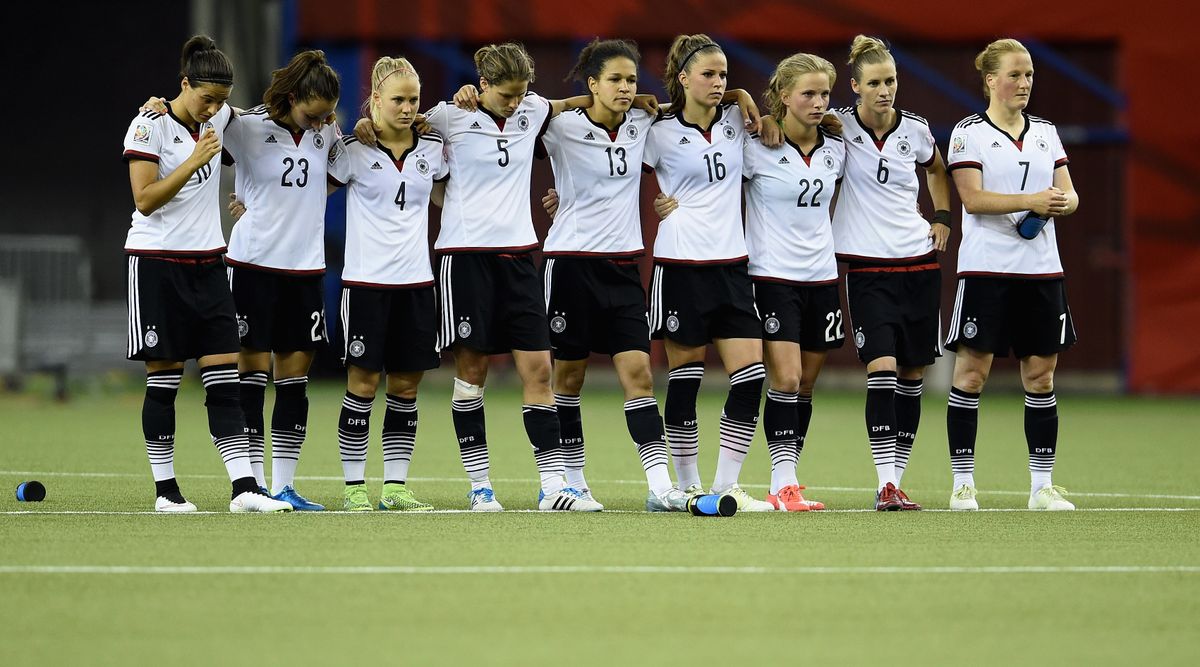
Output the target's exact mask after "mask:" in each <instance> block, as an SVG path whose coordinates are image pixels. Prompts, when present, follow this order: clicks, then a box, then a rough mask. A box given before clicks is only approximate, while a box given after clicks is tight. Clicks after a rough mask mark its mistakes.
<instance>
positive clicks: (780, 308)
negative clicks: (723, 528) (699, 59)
mask: <svg viewBox="0 0 1200 667" xmlns="http://www.w3.org/2000/svg"><path fill="white" fill-rule="evenodd" d="M836 80H837V72H836V71H835V70H834V68H833V65H832V64H831V63H830V62H829V61H828V60H825V59H824V58H821V57H818V56H814V55H810V54H807V53H798V54H796V55H793V56H789V57H788V58H786V59H784V60H783V61H782V62H780V63H779V65H778V67H776V68H775V73H774V74H773V75H772V76H771V80H770V83H769V84H768V86H767V91H766V95H765V98H766V104H767V108H768V111H769V112H770V113H771V116H772V117H773V118H775V119H777V120H778V121H779V123H780V125H781V126H782V130H783V139H784V142H785V145H784V146H782V147H780V148H775V149H772V148H767V147H766V146H764V145H763V144H762V143H761V142H758V141H748V142H746V146H745V157H744V160H745V164H744V165H743V167H742V170H743V171H742V173H743V175H744V176H745V177H746V178H747V179H748V184H747V187H746V245H747V247H748V249H749V253H750V266H749V272H750V276H751V278H752V279H753V281H754V298H755V301H756V302H757V306H758V312H759V314H760V315H761V316H762V318H763V332H764V334H763V337H764V339H765V342H764V344H763V347H764V353H765V356H766V362H767V371H768V378H769V383H770V384H769V388H768V390H767V404H766V407H765V408H764V409H763V430H764V431H765V432H766V436H767V448H768V449H769V450H770V452H771V489H770V494H769V495H768V496H767V502H769V503H771V505H773V506H774V507H775V508H776V509H779V510H785V511H791V512H796V511H804V510H810V509H824V507H825V505H824V504H822V503H818V502H813V501H808V500H805V499H804V496H803V495H802V494H801V489H803V487H801V486H800V483H799V481H797V479H796V463H797V459H798V458H799V455H800V452H801V451H802V450H803V447H804V439H805V437H806V435H807V433H808V426H809V422H810V420H811V419H812V395H813V385H814V384H815V383H816V380H817V376H818V375H819V374H820V372H821V366H822V365H823V364H824V363H825V355H826V353H827V351H828V350H831V349H835V348H839V347H841V346H842V342H843V340H844V339H845V333H844V331H843V329H842V309H841V304H840V303H839V300H838V293H837V260H836V259H835V258H834V251H833V231H832V229H831V228H830V209H831V208H832V207H831V204H832V201H833V197H834V192H835V191H836V189H837V184H838V183H839V182H840V181H841V178H842V173H843V169H844V164H845V160H846V149H845V147H844V145H843V143H842V140H841V138H839V137H837V136H834V135H832V134H828V133H826V132H825V131H824V130H822V129H821V128H820V124H821V121H822V119H823V117H824V115H825V112H826V111H827V110H828V108H829V95H830V89H831V88H832V86H833V83H834V82H835V81H836Z"/></svg>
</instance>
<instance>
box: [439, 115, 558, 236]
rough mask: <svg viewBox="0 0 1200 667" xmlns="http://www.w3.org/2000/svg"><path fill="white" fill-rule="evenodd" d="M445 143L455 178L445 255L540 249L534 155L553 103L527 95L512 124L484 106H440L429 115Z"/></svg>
mask: <svg viewBox="0 0 1200 667" xmlns="http://www.w3.org/2000/svg"><path fill="white" fill-rule="evenodd" d="M425 118H426V119H427V120H428V122H429V124H430V125H432V126H433V127H434V129H436V130H437V131H438V133H439V134H441V135H442V137H444V138H445V141H446V157H447V160H448V161H449V164H450V173H452V174H453V175H454V177H453V178H451V179H450V181H449V182H448V183H447V184H446V202H445V206H444V207H443V208H442V230H441V232H440V233H439V234H438V237H437V242H436V243H435V244H434V247H435V248H436V249H438V250H440V251H442V252H469V251H484V252H498V251H522V250H532V249H534V248H536V247H537V243H538V240H537V234H536V233H535V232H534V229H533V214H532V212H531V211H530V207H529V179H530V176H531V174H532V173H533V149H534V147H535V145H536V143H537V138H538V136H539V135H540V134H541V133H542V132H543V131H544V130H545V129H546V121H547V120H548V119H549V118H550V102H549V100H547V99H546V98H544V97H541V96H539V95H536V94H534V93H527V94H526V95H525V99H524V100H522V101H521V104H520V106H518V107H517V112H516V113H515V114H513V116H512V117H511V118H501V117H499V116H496V115H493V114H492V113H490V112H488V111H486V110H485V109H484V108H483V107H482V106H480V107H479V109H478V110H476V111H463V110H462V109H459V108H457V107H455V106H454V104H453V103H449V102H441V103H439V104H438V105H437V106H435V107H433V108H432V109H430V110H429V111H427V112H425Z"/></svg>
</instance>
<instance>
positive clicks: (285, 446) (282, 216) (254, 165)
mask: <svg viewBox="0 0 1200 667" xmlns="http://www.w3.org/2000/svg"><path fill="white" fill-rule="evenodd" d="M339 88H340V85H339V81H338V75H337V73H336V72H334V71H333V68H331V67H330V66H329V64H328V63H327V62H326V60H325V54H324V53H323V52H321V51H302V52H300V53H298V54H296V55H295V56H294V57H293V58H292V60H291V61H290V62H289V63H288V64H287V66H286V67H284V68H282V69H278V70H275V71H274V72H272V74H271V85H270V86H269V87H268V88H267V90H266V92H265V93H263V102H264V104H263V105H261V106H258V107H255V108H253V109H250V110H248V111H244V112H241V113H240V114H239V115H238V121H237V122H236V123H234V124H233V126H232V127H231V132H230V133H229V136H228V138H227V140H226V146H225V148H226V150H227V151H228V152H229V154H230V155H231V156H232V157H233V159H234V161H235V164H236V165H237V180H236V192H237V193H238V195H239V196H240V197H241V199H242V201H243V202H245V205H246V209H247V210H246V213H245V215H243V216H242V217H241V218H240V219H239V220H238V222H237V224H236V225H234V228H233V233H232V234H231V236H230V239H229V253H228V256H227V257H226V258H225V262H226V264H228V265H229V272H228V278H229V285H230V288H231V289H232V291H233V297H234V301H235V302H236V303H237V309H238V310H237V317H238V335H239V336H240V338H241V345H242V351H241V357H240V360H239V363H238V366H239V370H240V371H241V386H242V409H243V411H244V412H245V414H246V425H247V427H248V428H249V433H250V452H251V462H252V463H253V465H254V468H255V470H254V472H255V477H256V479H257V481H258V483H259V485H260V486H264V487H265V486H266V480H265V475H264V471H263V452H264V448H265V444H264V433H263V431H264V424H263V421H264V420H263V394H264V392H265V390H266V385H267V376H268V373H270V371H271V367H272V363H271V362H272V358H271V357H272V352H274V378H275V380H274V383H275V409H274V412H273V413H272V416H271V493H272V495H273V497H275V498H278V499H279V500H284V501H286V502H288V503H290V504H291V505H292V506H293V507H294V508H296V509H297V510H322V509H324V507H322V506H321V505H319V504H317V503H314V502H311V501H309V500H307V499H306V498H304V497H303V496H301V495H300V494H299V493H297V492H296V490H295V488H293V483H294V480H295V475H296V466H297V464H298V463H299V460H300V448H301V446H302V445H303V444H304V435H305V432H306V431H307V429H308V396H307V387H308V368H309V366H310V365H311V364H312V360H313V355H314V353H315V351H316V347H317V345H319V344H321V343H322V341H324V340H325V322H324V317H325V308H324V305H323V299H322V296H321V280H322V277H323V275H324V273H325V199H326V195H327V186H326V175H327V170H328V168H329V164H330V162H331V158H336V157H337V155H336V154H334V153H332V152H331V150H332V149H333V148H334V146H335V145H336V144H337V138H338V135H337V128H336V126H334V125H333V123H332V121H333V111H334V109H335V108H336V107H337V100H338V95H339Z"/></svg>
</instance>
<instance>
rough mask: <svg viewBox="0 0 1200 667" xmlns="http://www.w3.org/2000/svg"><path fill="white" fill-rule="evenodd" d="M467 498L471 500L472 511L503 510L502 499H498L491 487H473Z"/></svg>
mask: <svg viewBox="0 0 1200 667" xmlns="http://www.w3.org/2000/svg"><path fill="white" fill-rule="evenodd" d="M467 500H469V501H471V511H472V512H503V511H504V506H503V505H501V504H500V501H498V500H496V494H495V493H493V492H492V490H491V489H489V488H486V487H484V488H482V489H473V490H472V491H471V492H470V493H468V494H467Z"/></svg>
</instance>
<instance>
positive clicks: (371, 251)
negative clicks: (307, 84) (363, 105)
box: [330, 57, 449, 511]
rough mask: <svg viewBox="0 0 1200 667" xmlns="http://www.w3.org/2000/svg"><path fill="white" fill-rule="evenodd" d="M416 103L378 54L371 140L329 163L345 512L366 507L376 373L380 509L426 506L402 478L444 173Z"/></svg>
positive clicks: (401, 64)
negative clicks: (383, 390)
mask: <svg viewBox="0 0 1200 667" xmlns="http://www.w3.org/2000/svg"><path fill="white" fill-rule="evenodd" d="M420 101H421V80H420V78H419V77H418V75H417V72H416V70H415V69H413V66H412V64H411V63H409V62H408V60H406V59H404V58H388V57H383V58H380V59H379V60H377V61H376V62H375V65H374V67H373V68H372V71H371V97H370V100H369V101H368V108H369V111H370V117H371V120H372V122H373V123H374V124H375V127H377V128H378V129H379V131H378V134H377V137H376V139H377V143H376V145H375V146H373V147H372V146H366V145H364V144H362V143H361V142H359V141H358V140H357V139H355V138H354V137H345V138H343V139H342V141H343V142H344V145H345V152H346V155H344V156H342V158H341V159H339V160H337V161H336V162H335V166H334V167H331V174H330V177H331V178H332V179H336V181H337V182H338V183H339V184H342V183H346V184H349V193H348V198H347V202H346V264H345V268H344V269H343V270H342V305H341V312H340V320H341V327H342V332H343V340H344V341H345V347H344V348H343V353H342V358H343V361H344V362H345V363H346V372H347V378H346V380H347V382H346V397H345V399H344V400H343V402H342V413H341V416H340V418H339V420H338V442H339V445H340V449H341V455H342V467H343V470H344V472H345V475H346V499H345V507H346V509H348V510H370V509H371V503H370V501H369V499H368V496H367V490H366V485H365V483H364V478H365V474H366V473H365V471H366V465H367V463H366V461H367V438H368V433H369V432H370V426H369V424H370V417H371V403H372V402H373V401H374V399H375V392H376V389H377V388H378V386H379V376H380V374H381V372H383V371H386V373H387V411H386V412H385V413H384V419H383V477H384V482H383V491H382V493H381V495H380V499H379V509H382V510H399V511H420V510H430V509H433V506H432V505H429V504H427V503H423V502H421V501H419V500H417V499H416V498H415V497H414V496H413V493H412V491H410V490H409V489H408V487H407V485H406V484H405V482H406V479H407V477H408V467H409V463H410V462H411V461H412V453H413V447H414V445H415V442H416V436H417V387H418V385H419V384H420V382H421V376H422V375H423V374H424V372H425V371H427V370H429V369H431V368H437V366H438V364H439V363H440V359H439V356H438V353H437V324H438V323H437V306H436V297H435V296H434V287H433V272H432V271H431V270H430V264H429V247H428V239H429V202H430V195H431V193H432V191H433V188H434V184H435V182H439V181H444V180H445V179H446V178H447V177H448V176H449V172H448V170H447V166H446V160H445V158H444V155H443V143H442V138H441V137H439V136H438V135H436V134H420V133H419V132H417V131H416V130H415V129H414V128H413V121H414V120H415V119H416V116H417V110H418V108H419V105H420Z"/></svg>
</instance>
